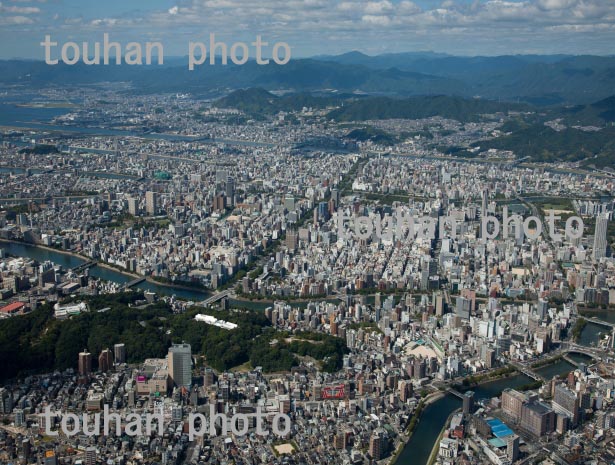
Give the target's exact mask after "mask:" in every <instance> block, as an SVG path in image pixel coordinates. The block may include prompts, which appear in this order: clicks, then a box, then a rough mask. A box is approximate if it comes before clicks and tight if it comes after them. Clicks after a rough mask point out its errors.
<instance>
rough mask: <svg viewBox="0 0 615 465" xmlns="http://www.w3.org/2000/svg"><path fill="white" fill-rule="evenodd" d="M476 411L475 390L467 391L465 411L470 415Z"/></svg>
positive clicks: (465, 394) (464, 401) (464, 404)
mask: <svg viewBox="0 0 615 465" xmlns="http://www.w3.org/2000/svg"><path fill="white" fill-rule="evenodd" d="M473 412H474V392H472V391H467V392H464V394H463V413H464V414H466V415H470V414H472V413H473Z"/></svg>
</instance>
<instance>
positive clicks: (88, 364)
mask: <svg viewBox="0 0 615 465" xmlns="http://www.w3.org/2000/svg"><path fill="white" fill-rule="evenodd" d="M91 372H92V354H91V353H89V352H88V351H87V349H84V350H83V352H80V353H79V374H80V375H82V376H87V375H89V374H90V373H91Z"/></svg>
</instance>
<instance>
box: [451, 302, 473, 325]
mask: <svg viewBox="0 0 615 465" xmlns="http://www.w3.org/2000/svg"><path fill="white" fill-rule="evenodd" d="M471 306H472V301H471V300H470V299H466V298H465V297H457V305H456V306H455V315H458V316H460V317H461V318H465V319H466V320H469V319H470V308H471Z"/></svg>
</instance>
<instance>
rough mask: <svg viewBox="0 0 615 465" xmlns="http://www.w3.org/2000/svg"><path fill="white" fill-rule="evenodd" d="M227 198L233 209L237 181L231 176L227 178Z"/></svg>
mask: <svg viewBox="0 0 615 465" xmlns="http://www.w3.org/2000/svg"><path fill="white" fill-rule="evenodd" d="M226 198H227V201H228V204H229V205H230V206H231V207H233V206H235V180H234V179H233V178H232V177H231V176H229V177H228V178H226Z"/></svg>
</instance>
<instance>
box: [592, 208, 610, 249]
mask: <svg viewBox="0 0 615 465" xmlns="http://www.w3.org/2000/svg"><path fill="white" fill-rule="evenodd" d="M607 224H608V220H607V217H606V216H605V215H598V216H597V217H596V228H595V229H594V260H600V259H601V258H603V257H606V245H607V243H606V229H607Z"/></svg>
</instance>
